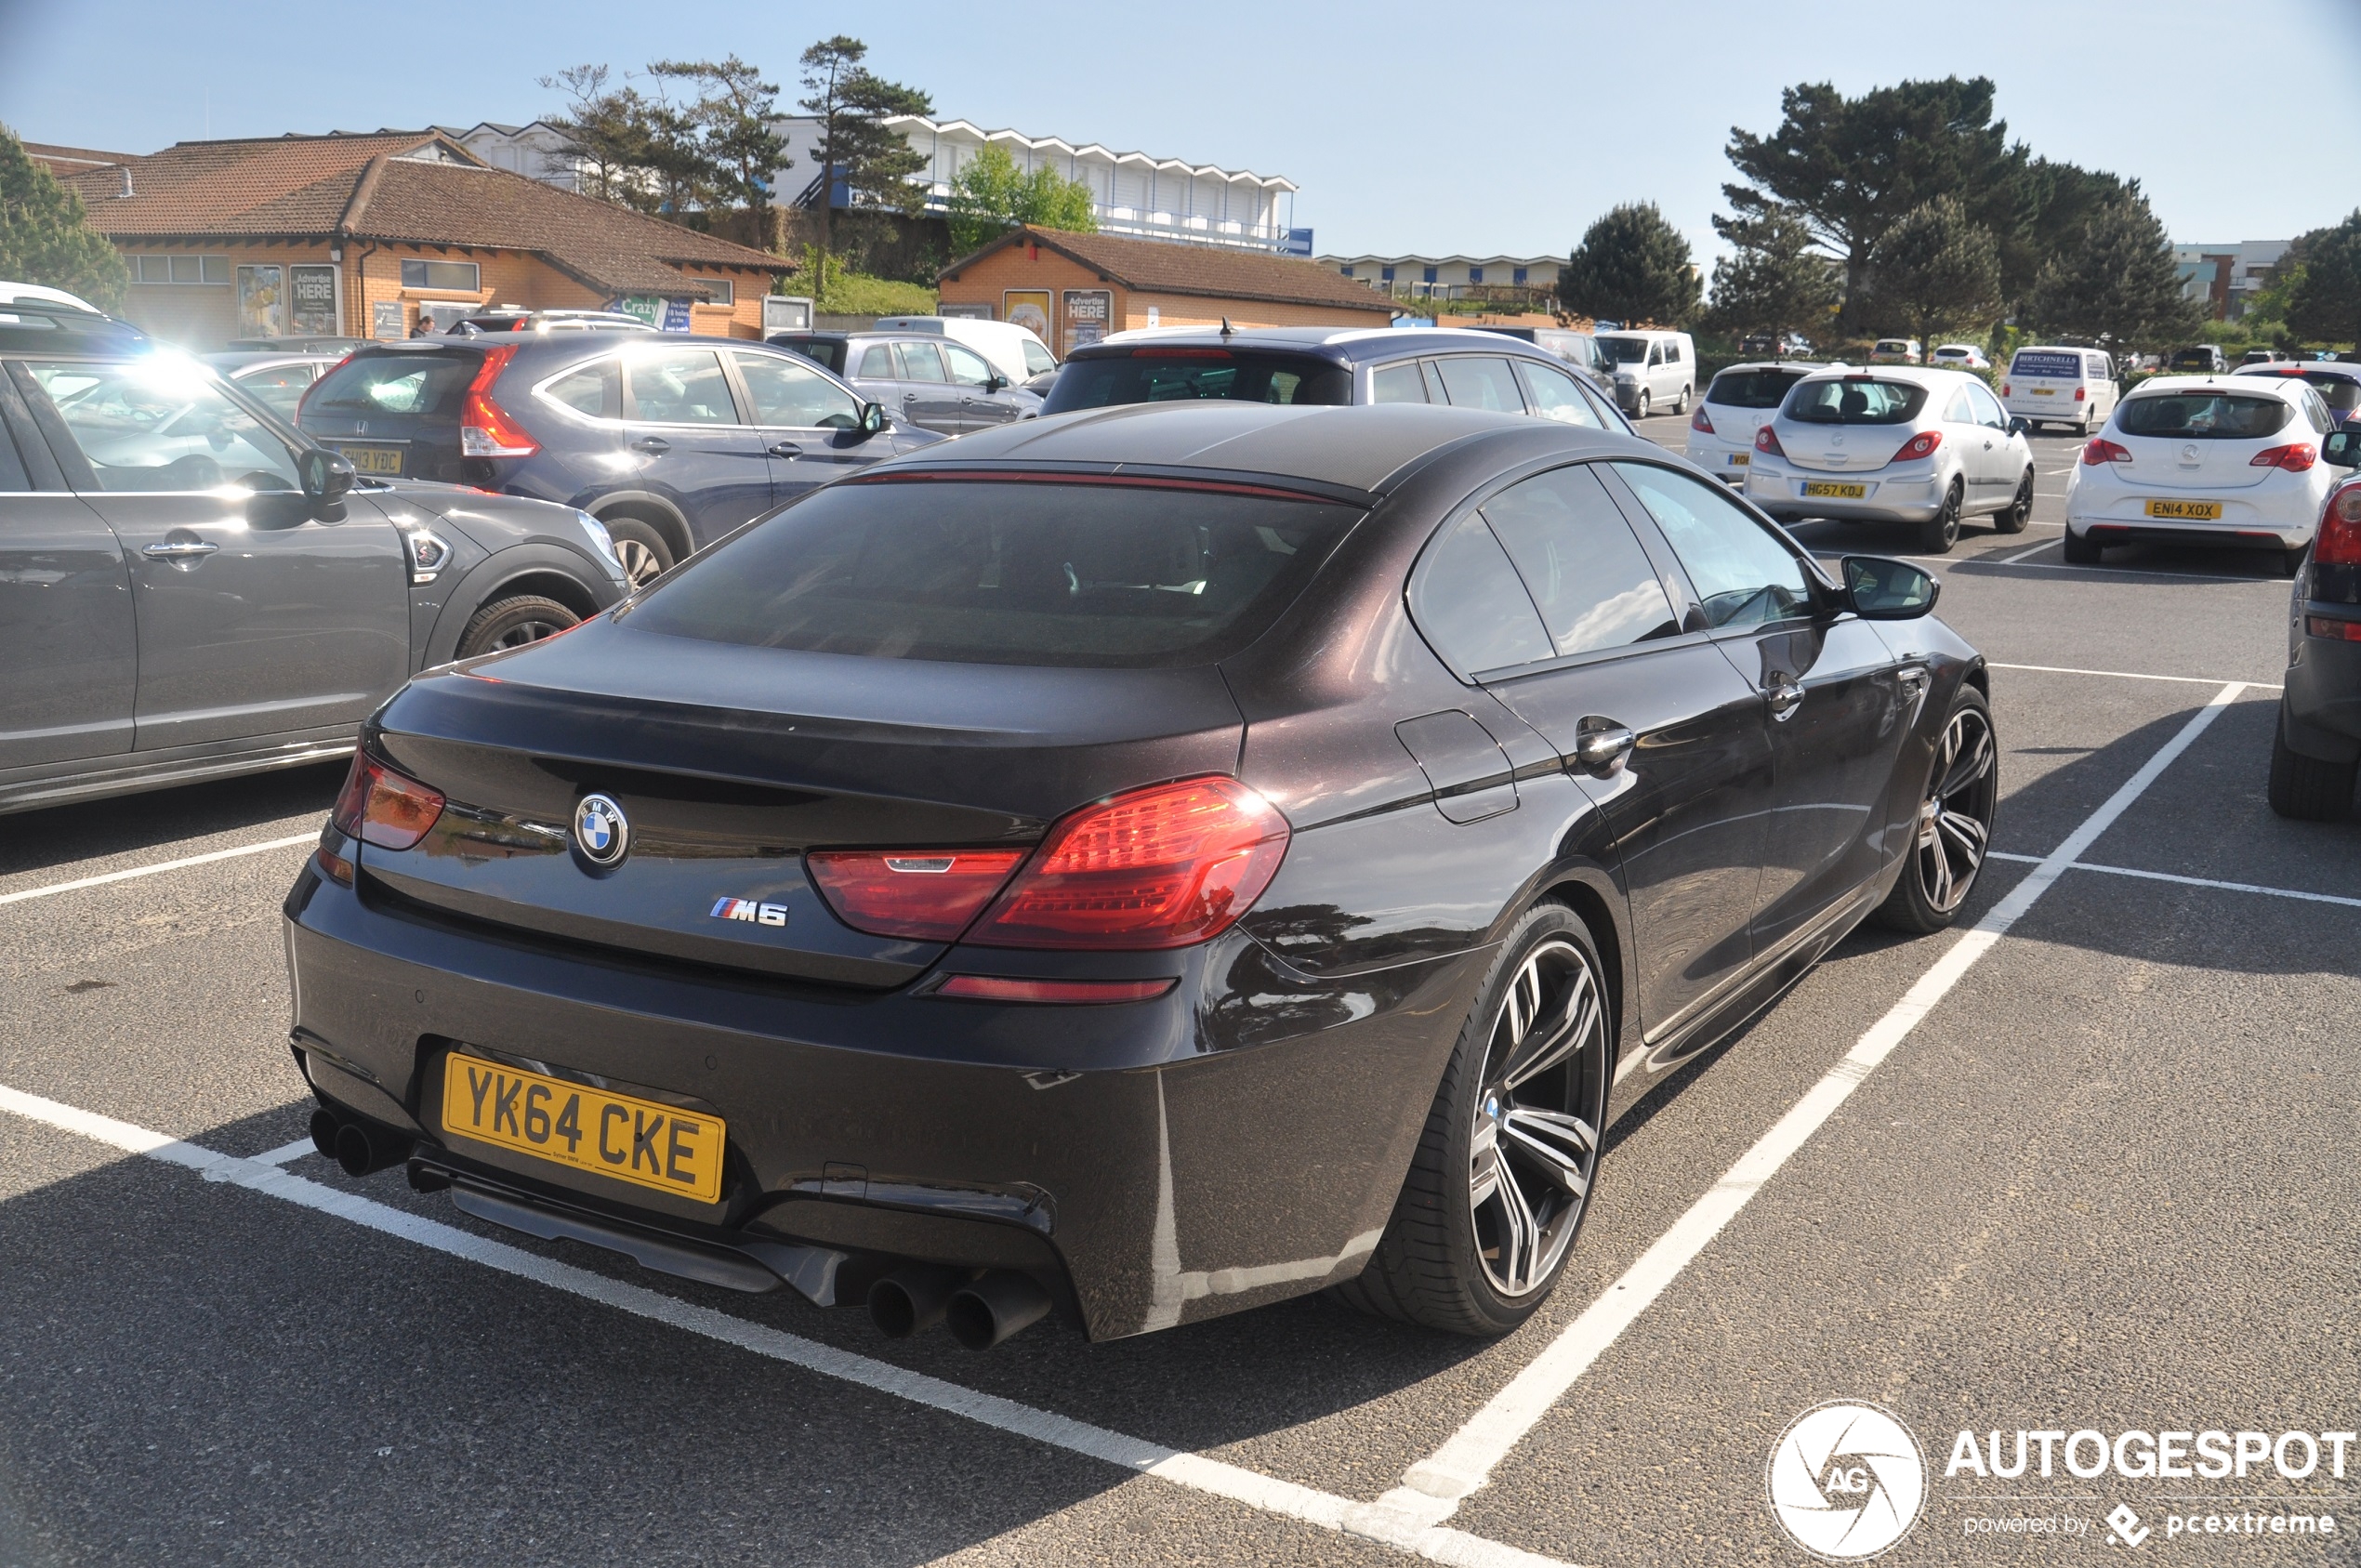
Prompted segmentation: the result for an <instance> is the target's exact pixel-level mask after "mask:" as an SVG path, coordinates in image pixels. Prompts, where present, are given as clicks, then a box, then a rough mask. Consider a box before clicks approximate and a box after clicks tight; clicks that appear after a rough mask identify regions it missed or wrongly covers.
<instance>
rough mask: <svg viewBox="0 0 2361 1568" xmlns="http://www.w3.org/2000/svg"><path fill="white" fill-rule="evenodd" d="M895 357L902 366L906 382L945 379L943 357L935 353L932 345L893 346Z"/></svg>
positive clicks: (903, 344)
mask: <svg viewBox="0 0 2361 1568" xmlns="http://www.w3.org/2000/svg"><path fill="white" fill-rule="evenodd" d="M893 357H894V359H895V360H896V361H897V362H900V364H901V366H902V379H903V380H904V381H940V380H942V379H943V356H942V355H940V354H938V353H936V352H935V351H934V345H933V344H931V343H897V344H895V345H894V346H893Z"/></svg>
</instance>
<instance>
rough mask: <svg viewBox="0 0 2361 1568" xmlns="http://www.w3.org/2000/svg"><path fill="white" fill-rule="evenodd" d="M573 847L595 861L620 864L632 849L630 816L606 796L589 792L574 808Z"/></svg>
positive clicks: (590, 861)
mask: <svg viewBox="0 0 2361 1568" xmlns="http://www.w3.org/2000/svg"><path fill="white" fill-rule="evenodd" d="M574 848H575V849H577V850H581V851H582V858H583V859H584V860H587V861H588V862H589V863H591V864H592V865H597V866H609V865H620V864H622V863H623V857H624V856H625V855H626V854H627V853H628V852H629V850H630V849H631V823H630V819H628V818H627V817H626V816H625V815H624V814H623V808H622V807H620V806H618V805H616V804H615V803H614V802H613V800H611V799H609V798H608V797H605V796H603V795H586V796H584V797H582V803H581V804H580V805H578V806H576V807H575V808H574Z"/></svg>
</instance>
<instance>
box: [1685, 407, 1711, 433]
mask: <svg viewBox="0 0 2361 1568" xmlns="http://www.w3.org/2000/svg"><path fill="white" fill-rule="evenodd" d="M1689 428H1691V429H1693V430H1695V431H1696V432H1697V434H1699V435H1701V436H1709V435H1711V434H1713V421H1712V420H1710V419H1708V418H1707V417H1706V416H1705V404H1703V403H1699V404H1697V411H1696V412H1695V414H1692V415H1689Z"/></svg>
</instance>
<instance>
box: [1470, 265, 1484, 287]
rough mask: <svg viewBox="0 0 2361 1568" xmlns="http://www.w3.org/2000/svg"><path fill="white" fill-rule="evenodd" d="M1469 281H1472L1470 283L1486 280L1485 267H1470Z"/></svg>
mask: <svg viewBox="0 0 2361 1568" xmlns="http://www.w3.org/2000/svg"><path fill="white" fill-rule="evenodd" d="M1468 282H1470V283H1482V282H1484V269H1483V268H1481V267H1471V268H1469V269H1468Z"/></svg>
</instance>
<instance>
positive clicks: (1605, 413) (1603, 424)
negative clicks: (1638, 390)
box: [1575, 383, 1628, 430]
mask: <svg viewBox="0 0 2361 1568" xmlns="http://www.w3.org/2000/svg"><path fill="white" fill-rule="evenodd" d="M1575 389H1576V391H1578V392H1580V393H1581V394H1582V395H1583V397H1584V398H1585V399H1586V400H1588V402H1589V404H1590V412H1591V413H1593V414H1595V415H1598V416H1599V428H1601V429H1603V430H1621V429H1625V428H1628V427H1626V426H1625V424H1624V423H1623V417H1622V415H1620V414H1618V413H1617V412H1616V410H1615V409H1614V408H1612V407H1610V406H1609V405H1608V404H1607V402H1606V400H1604V399H1603V398H1602V397H1600V396H1599V394H1598V393H1596V392H1594V391H1592V390H1591V389H1589V388H1588V387H1585V386H1582V385H1580V384H1579V383H1577V384H1576V388H1575Z"/></svg>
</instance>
